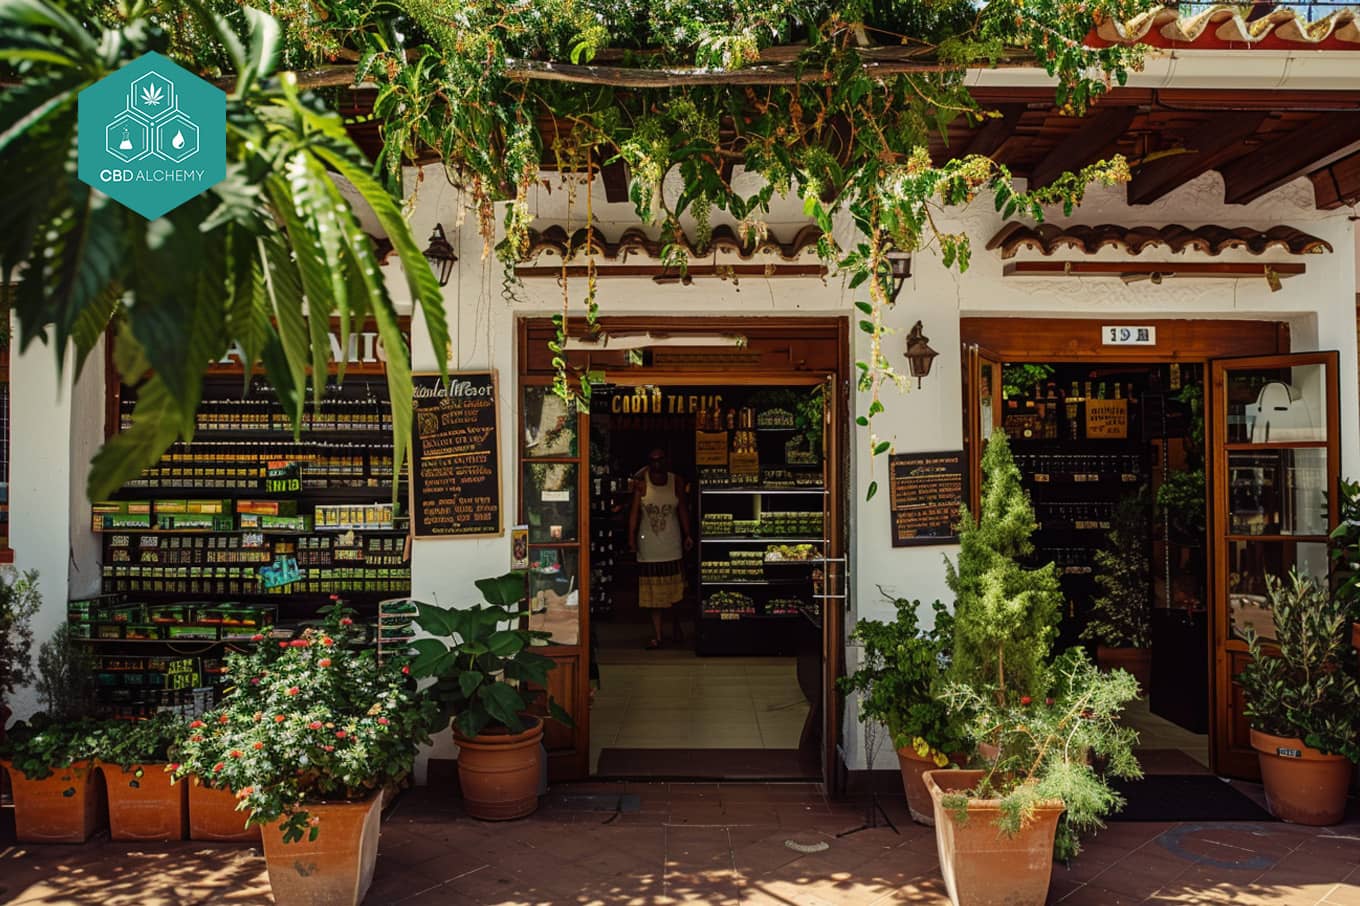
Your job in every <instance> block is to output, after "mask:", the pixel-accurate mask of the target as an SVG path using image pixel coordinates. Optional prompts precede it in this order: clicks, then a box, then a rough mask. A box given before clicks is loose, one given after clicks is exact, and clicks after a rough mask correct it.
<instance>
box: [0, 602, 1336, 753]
mask: <svg viewBox="0 0 1360 906" xmlns="http://www.w3.org/2000/svg"><path fill="white" fill-rule="evenodd" d="M1351 647H1352V648H1354V649H1355V650H1356V651H1360V620H1356V621H1355V622H1354V623H1352V624H1351ZM4 738H5V737H4V734H3V733H0V739H4Z"/></svg>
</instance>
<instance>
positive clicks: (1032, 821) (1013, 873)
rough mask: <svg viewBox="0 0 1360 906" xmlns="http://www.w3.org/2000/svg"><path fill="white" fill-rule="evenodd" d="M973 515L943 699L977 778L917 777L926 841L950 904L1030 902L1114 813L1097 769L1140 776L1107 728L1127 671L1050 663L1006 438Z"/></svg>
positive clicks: (1050, 595)
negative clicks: (930, 832)
mask: <svg viewBox="0 0 1360 906" xmlns="http://www.w3.org/2000/svg"><path fill="white" fill-rule="evenodd" d="M983 474H984V478H985V483H984V485H983V493H982V512H981V513H980V514H979V516H978V519H977V520H976V522H975V521H974V520H973V519H972V518H971V517H970V516H969V514H968V513H966V512H965V513H964V516H963V520H962V524H961V527H960V532H959V545H960V550H959V558H958V564H957V566H955V565H953V564H950V566H949V568H948V570H947V578H948V581H949V584H950V587H951V588H952V589H953V590H954V593H955V594H956V595H957V601H956V603H955V610H954V616H955V626H954V655H953V663H952V665H951V668H950V679H951V682H950V683H949V685H948V686H947V687H946V689H945V692H944V694H943V697H944V699H945V701H947V702H948V704H949V705H950V708H951V710H952V711H953V712H954V713H956V714H958V715H960V716H961V717H962V718H963V719H964V720H965V727H966V729H967V731H968V734H969V735H970V736H971V737H972V738H973V739H974V740H975V741H976V742H977V743H978V750H979V753H980V754H981V755H982V756H983V758H984V759H985V763H984V766H983V769H982V770H968V771H930V772H927V773H926V775H925V779H926V787H927V789H929V790H930V793H931V797H932V799H933V800H934V807H935V840H936V845H937V847H938V849H939V856H940V867H941V871H942V872H943V874H944V878H945V886H946V888H947V889H948V890H949V894H950V897H951V898H952V899H953V900H954V902H955V904H956V906H975V904H993V903H1006V904H1013V906H1020V904H1029V903H1033V904H1036V906H1038V904H1042V903H1043V902H1044V901H1045V899H1046V897H1047V895H1048V884H1049V879H1050V877H1051V875H1052V868H1053V856H1054V855H1055V853H1056V854H1057V855H1058V856H1059V857H1061V858H1068V857H1070V856H1072V855H1074V854H1075V853H1076V852H1077V850H1078V841H1077V835H1078V833H1080V832H1081V831H1084V830H1089V829H1091V828H1095V827H1099V826H1100V821H1101V817H1102V816H1103V815H1104V814H1106V813H1108V812H1109V811H1111V810H1112V809H1115V808H1117V807H1119V806H1120V805H1121V804H1122V803H1121V800H1120V798H1119V796H1118V795H1117V794H1116V793H1115V792H1114V791H1113V790H1112V789H1110V787H1109V786H1108V785H1107V784H1106V781H1105V778H1104V776H1103V775H1098V774H1097V773H1096V772H1095V770H1094V768H1093V767H1092V765H1091V760H1092V758H1091V756H1092V755H1095V756H1099V757H1101V758H1102V759H1103V760H1104V761H1105V762H1106V767H1105V774H1106V775H1111V776H1115V777H1136V776H1139V771H1138V764H1137V761H1136V760H1135V759H1134V757H1133V753H1132V746H1133V743H1134V742H1135V740H1136V735H1135V734H1134V733H1133V732H1132V731H1130V730H1127V729H1124V728H1121V727H1120V726H1119V724H1118V721H1119V717H1120V714H1121V712H1122V709H1123V706H1124V704H1125V703H1126V702H1127V701H1129V700H1130V699H1133V698H1136V697H1137V683H1136V681H1135V680H1134V679H1133V677H1132V676H1130V675H1129V674H1128V673H1126V672H1125V671H1122V670H1116V671H1113V672H1111V673H1108V674H1106V673H1101V672H1100V671H1098V670H1097V669H1096V668H1095V666H1094V665H1093V664H1091V663H1090V661H1089V660H1088V659H1087V658H1086V656H1085V653H1084V652H1082V651H1080V650H1073V651H1070V652H1068V653H1067V654H1065V655H1063V656H1062V657H1061V658H1059V659H1058V660H1057V661H1056V662H1053V661H1052V660H1051V653H1050V647H1051V645H1052V640H1053V638H1054V636H1055V635H1056V632H1057V630H1056V624H1057V621H1058V615H1059V613H1060V607H1061V604H1062V593H1061V590H1060V588H1059V586H1058V576H1057V573H1056V571H1055V569H1054V567H1053V565H1052V564H1051V563H1050V564H1047V565H1045V566H1043V567H1039V568H1037V569H1026V568H1024V567H1022V566H1021V565H1020V562H1019V561H1020V560H1021V559H1022V558H1025V557H1028V556H1029V555H1030V554H1031V553H1032V552H1033V544H1032V542H1031V540H1030V537H1031V535H1032V533H1033V532H1034V529H1035V521H1034V510H1033V508H1032V507H1031V505H1030V502H1029V498H1028V497H1027V495H1026V494H1025V492H1024V489H1023V488H1022V487H1021V485H1020V473H1019V470H1018V469H1016V467H1015V462H1014V460H1013V459H1012V458H1011V455H1010V450H1009V448H1008V446H1007V443H1006V439H1005V437H1004V436H1003V435H1001V434H1000V433H995V434H993V435H992V437H991V439H990V440H989V441H988V443H987V449H986V452H985V453H984V455H983Z"/></svg>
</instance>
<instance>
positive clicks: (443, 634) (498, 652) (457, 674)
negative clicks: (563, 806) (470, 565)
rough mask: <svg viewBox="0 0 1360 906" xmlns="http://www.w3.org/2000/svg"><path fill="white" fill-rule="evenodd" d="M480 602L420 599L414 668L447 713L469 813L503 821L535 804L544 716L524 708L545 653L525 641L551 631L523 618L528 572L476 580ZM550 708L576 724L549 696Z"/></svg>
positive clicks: (539, 679)
mask: <svg viewBox="0 0 1360 906" xmlns="http://www.w3.org/2000/svg"><path fill="white" fill-rule="evenodd" d="M476 585H477V588H478V590H480V591H481V593H482V597H483V598H484V599H485V602H486V603H484V604H478V605H475V606H473V607H466V608H457V607H439V606H437V605H434V604H421V605H420V611H419V615H418V616H417V617H416V622H417V624H419V626H420V628H421V629H422V630H424V631H425V632H427V633H429V634H430V635H431V638H424V639H417V640H416V641H415V642H413V643H412V647H413V648H414V649H415V651H416V656H415V659H414V660H412V662H411V670H412V672H413V673H414V674H415V675H416V676H417V677H420V678H428V679H433V680H434V682H433V684H431V685H430V686H428V687H427V688H426V689H425V690H424V691H425V694H426V695H427V696H429V697H430V699H431V700H433V701H434V702H436V703H437V704H438V707H439V710H440V712H441V717H442V720H441V722H442V723H445V724H447V722H448V721H449V720H450V719H451V720H452V723H453V731H454V739H455V740H456V741H457V743H458V781H459V786H460V787H461V789H462V793H463V806H464V808H465V809H466V810H467V813H468V814H469V815H471V816H472V817H474V818H481V819H483V820H486V821H505V820H510V819H513V818H523V817H524V816H526V815H529V814H532V813H533V811H534V810H535V809H536V808H538V786H539V778H540V776H541V774H542V770H543V760H542V746H541V744H540V740H541V738H542V736H543V721H542V719H541V718H540V717H538V716H535V715H532V714H529V713H528V711H529V709H530V707H531V703H532V700H533V699H534V698H536V697H537V696H536V695H534V694H528V695H526V693H530V687H531V686H537V687H538V688H539V689H546V687H547V685H548V671H549V670H551V669H552V668H553V666H554V664H553V661H552V659H551V658H547V657H544V656H543V655H541V654H535V653H534V652H533V651H531V650H530V648H531V647H532V646H533V644H534V643H535V642H536V641H537V642H546V641H547V640H548V638H549V637H550V633H547V632H539V631H534V630H529V629H522V628H520V625H521V623H522V622H523V620H524V619H525V617H527V615H528V609H527V607H524V608H522V607H521V606H520V605H522V604H524V599H525V586H524V574H523V573H517V572H511V573H506V574H505V575H503V576H497V577H496V578H494V579H479V580H477V583H476ZM544 698H545V701H546V705H547V713H548V715H549V716H551V717H552V718H553V719H555V720H557V721H559V722H561V723H563V724H565V725H567V726H572V725H573V724H572V720H571V717H570V716H569V715H568V714H567V712H565V711H563V710H562V708H561V707H559V706H558V704H557V703H556V702H555V701H553V699H552V697H551V696H546V695H545V696H544Z"/></svg>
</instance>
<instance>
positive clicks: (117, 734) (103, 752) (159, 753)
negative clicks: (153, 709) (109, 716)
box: [91, 712, 184, 771]
mask: <svg viewBox="0 0 1360 906" xmlns="http://www.w3.org/2000/svg"><path fill="white" fill-rule="evenodd" d="M183 734H184V721H183V720H181V719H180V718H179V717H177V716H175V715H174V714H170V713H166V712H162V713H159V714H155V715H153V716H151V717H148V718H146V719H145V720H134V721H125V720H110V721H105V722H104V723H103V724H102V732H101V733H100V734H99V735H98V736H97V737H96V738H95V740H94V751H93V752H92V753H91V754H92V755H93V757H95V758H98V759H99V761H100V762H101V763H103V764H106V765H116V766H117V767H120V768H122V769H123V770H125V771H128V770H132V769H134V768H135V767H137V766H139V765H148V764H166V763H168V762H169V761H170V760H171V758H172V757H174V753H175V750H176V748H177V744H178V742H179V739H180V737H181V736H182V735H183Z"/></svg>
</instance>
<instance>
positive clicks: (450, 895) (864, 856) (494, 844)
mask: <svg viewBox="0 0 1360 906" xmlns="http://www.w3.org/2000/svg"><path fill="white" fill-rule="evenodd" d="M617 806H622V809H623V810H622V811H617V810H616V807H617ZM887 808H888V812H889V814H890V816H891V817H892V819H893V820H894V821H895V822H897V824H898V827H899V828H900V829H901V834H900V835H899V834H894V833H893V832H892V831H890V830H888V829H886V828H878V829H873V830H865V831H861V832H859V833H856V834H852V835H849V836H846V837H837V836H836V834H837V833H838V832H841V831H844V830H847V829H849V828H852V827H854V826H856V825H858V824H859V823H861V821H862V819H863V811H862V808H861V807H860V806H859V805H857V804H855V803H846V802H828V801H827V800H826V799H825V798H824V797H823V796H822V794H821V791H820V787H819V786H817V785H816V784H774V785H762V784H663V783H652V784H602V783H595V784H573V785H569V786H561V787H558V788H556V789H555V790H554V791H553V793H552V795H551V796H550V797H549V798H548V799H547V800H545V803H544V807H543V808H542V809H541V810H540V811H539V812H538V814H536V815H535V816H534V817H533V818H530V819H528V820H525V821H518V822H513V823H510V824H503V825H491V824H483V823H479V822H475V821H471V820H469V819H467V818H466V817H464V816H463V815H462V813H461V812H460V810H459V809H458V807H457V806H456V804H454V803H451V802H448V801H446V800H443V799H441V798H440V796H439V795H438V794H437V793H431V792H429V791H426V790H419V791H414V792H407V793H406V794H405V795H404V796H403V797H402V798H401V799H399V800H398V801H397V803H396V806H395V808H394V809H393V810H392V812H391V813H390V814H389V816H388V819H387V822H386V824H385V825H384V828H383V837H382V849H381V854H380V856H379V860H378V874H377V878H376V880H375V882H374V886H373V889H372V891H371V892H370V893H369V896H368V899H367V900H366V901H365V902H366V903H368V904H382V906H386V904H394V903H403V904H412V906H416V904H420V906H427V904H473V903H478V904H523V906H531V904H559V903H560V904H568V903H570V904H586V903H601V904H637V906H660V904H668V903H677V902H697V903H714V904H785V906H788V904H798V906H824V904H887V903H924V904H943V903H947V902H948V901H947V900H946V898H945V896H944V888H943V884H942V882H941V881H940V878H939V875H938V873H937V868H936V859H935V842H934V837H933V832H932V831H930V830H929V829H927V828H922V827H918V826H916V825H913V824H911V823H910V822H909V821H907V820H906V815H905V814H904V806H903V804H902V803H899V802H896V801H892V802H888V803H887ZM822 844H825V848H824V849H822V848H821V846H822ZM806 850H817V851H812V852H808V851H806ZM272 901H273V900H272V897H271V896H270V895H269V882H268V878H267V875H266V873H265V870H264V863H263V860H262V859H261V858H260V856H259V854H258V852H255V851H253V850H251V849H250V848H242V847H229V846H215V845H209V844H200V843H191V842H186V843H180V844H157V845H151V844H141V845H136V844H132V845H130V844H115V843H111V842H109V841H108V840H107V839H106V838H101V839H96V840H94V841H92V842H91V843H89V844H87V845H85V846H80V847H75V846H72V847H62V846H44V847H24V846H11V847H8V848H3V849H0V902H10V903H24V904H31V906H38V904H43V906H56V904H63V906H65V904H73V906H83V904H90V906H95V904H98V906H160V904H180V903H224V904H239V906H254V904H267V903H271V902H272ZM1050 902H1052V903H1056V902H1061V903H1063V904H1067V906H1083V904H1090V906H1097V904H1098V906H1120V904H1125V903H1143V902H1147V903H1182V904H1184V903H1208V904H1222V903H1234V904H1238V903H1240V904H1271V906H1294V904H1298V906H1316V904H1327V906H1360V820H1355V819H1352V820H1351V821H1350V822H1348V823H1347V824H1343V825H1341V826H1339V827H1334V828H1317V829H1306V828H1299V827H1294V826H1291V825H1286V824H1278V823H1263V824H1256V823H1235V824H1150V823H1144V824H1137V823H1122V824H1118V823H1117V824H1112V825H1111V826H1110V827H1109V828H1108V829H1107V830H1106V831H1104V832H1103V833H1101V834H1100V835H1099V836H1098V837H1096V838H1095V839H1094V840H1092V841H1091V842H1090V843H1089V844H1088V845H1087V848H1086V851H1085V852H1084V853H1083V854H1082V856H1081V857H1080V858H1078V859H1077V861H1076V862H1074V863H1073V865H1072V866H1071V867H1070V868H1067V867H1062V866H1058V867H1057V868H1055V870H1054V877H1053V885H1052V888H1051V897H1050Z"/></svg>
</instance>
